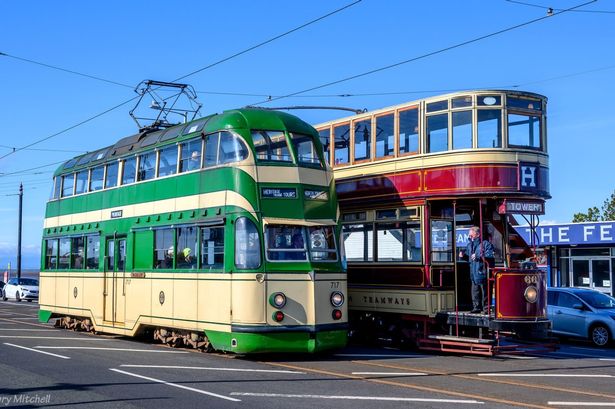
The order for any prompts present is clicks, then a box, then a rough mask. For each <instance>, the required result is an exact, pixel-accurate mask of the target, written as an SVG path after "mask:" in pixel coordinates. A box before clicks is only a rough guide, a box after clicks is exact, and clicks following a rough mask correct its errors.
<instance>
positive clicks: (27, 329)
mask: <svg viewBox="0 0 615 409" xmlns="http://www.w3.org/2000/svg"><path fill="white" fill-rule="evenodd" d="M11 324H12V323H11ZM0 331H24V332H54V331H55V332H61V330H59V329H40V328H0Z"/></svg>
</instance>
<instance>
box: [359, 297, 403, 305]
mask: <svg viewBox="0 0 615 409" xmlns="http://www.w3.org/2000/svg"><path fill="white" fill-rule="evenodd" d="M362 299H363V303H364V304H379V305H410V298H409V297H374V296H371V295H370V296H367V295H364V296H363V297H362ZM349 300H350V302H351V303H352V297H350V298H349Z"/></svg>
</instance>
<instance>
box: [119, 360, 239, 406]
mask: <svg viewBox="0 0 615 409" xmlns="http://www.w3.org/2000/svg"><path fill="white" fill-rule="evenodd" d="M109 370H110V371H113V372H117V373H121V374H124V375H128V376H134V377H135V378H141V379H145V380H148V381H152V382H158V383H162V384H164V385H167V386H173V387H175V388H179V389H185V390H187V391H191V392H196V393H202V394H203V395H208V396H213V397H215V398H220V399H225V400H230V401H232V402H241V399H235V398H229V397H228V396H223V395H218V394H217V393H212V392H207V391H204V390H202V389H196V388H191V387H189V386H184V385H178V384H176V383H172V382H167V381H163V380H161V379H156V378H150V377H149V376H143V375H138V374H135V373H132V372H126V371H122V370H120V369H114V368H109Z"/></svg>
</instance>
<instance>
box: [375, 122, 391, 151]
mask: <svg viewBox="0 0 615 409" xmlns="http://www.w3.org/2000/svg"><path fill="white" fill-rule="evenodd" d="M394 125H395V116H394V115H393V114H388V115H382V116H377V117H376V158H384V157H386V156H393V155H395V126H394Z"/></svg>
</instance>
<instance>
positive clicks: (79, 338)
mask: <svg viewBox="0 0 615 409" xmlns="http://www.w3.org/2000/svg"><path fill="white" fill-rule="evenodd" d="M0 338H11V339H62V340H67V341H115V340H114V339H108V338H86V337H43V336H40V337H37V336H36V335H0Z"/></svg>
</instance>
